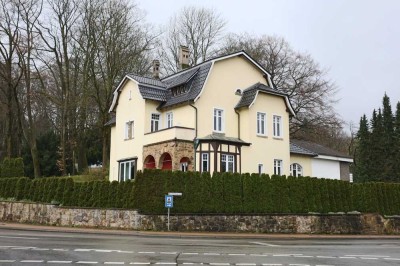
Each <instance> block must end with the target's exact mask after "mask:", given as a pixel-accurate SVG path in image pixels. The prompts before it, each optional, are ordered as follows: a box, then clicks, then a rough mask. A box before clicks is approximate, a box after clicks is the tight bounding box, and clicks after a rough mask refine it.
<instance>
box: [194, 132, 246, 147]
mask: <svg viewBox="0 0 400 266" xmlns="http://www.w3.org/2000/svg"><path fill="white" fill-rule="evenodd" d="M197 139H198V140H199V141H220V142H226V143H238V144H242V145H245V146H250V143H248V142H245V141H243V140H241V139H238V138H232V137H226V136H225V134H221V133H212V134H210V135H207V136H205V137H202V138H197Z"/></svg>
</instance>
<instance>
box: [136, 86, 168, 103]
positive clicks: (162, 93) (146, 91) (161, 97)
mask: <svg viewBox="0 0 400 266" xmlns="http://www.w3.org/2000/svg"><path fill="white" fill-rule="evenodd" d="M139 91H140V94H142V97H143V98H144V99H149V100H156V101H161V102H165V101H166V100H167V97H168V95H169V92H168V91H167V90H166V89H161V88H156V87H150V86H146V85H142V84H140V83H139Z"/></svg>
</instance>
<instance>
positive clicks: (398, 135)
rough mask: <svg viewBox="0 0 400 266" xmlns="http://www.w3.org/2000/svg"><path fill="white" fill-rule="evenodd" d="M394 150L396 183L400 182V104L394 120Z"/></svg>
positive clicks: (399, 103)
mask: <svg viewBox="0 0 400 266" xmlns="http://www.w3.org/2000/svg"><path fill="white" fill-rule="evenodd" d="M393 149H394V155H393V158H394V164H393V176H394V181H396V182H400V102H398V103H397V108H396V117H395V120H394V134H393Z"/></svg>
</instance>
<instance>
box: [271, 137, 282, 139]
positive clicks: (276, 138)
mask: <svg viewBox="0 0 400 266" xmlns="http://www.w3.org/2000/svg"><path fill="white" fill-rule="evenodd" d="M273 139H276V140H283V137H273Z"/></svg>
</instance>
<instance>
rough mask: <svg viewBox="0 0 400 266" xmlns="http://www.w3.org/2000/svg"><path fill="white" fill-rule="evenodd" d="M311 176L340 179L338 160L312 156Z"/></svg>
mask: <svg viewBox="0 0 400 266" xmlns="http://www.w3.org/2000/svg"><path fill="white" fill-rule="evenodd" d="M311 164H312V176H314V177H319V178H328V179H340V162H338V161H331V160H326V159H318V158H313V159H312V161H311Z"/></svg>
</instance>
